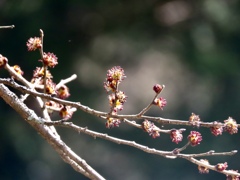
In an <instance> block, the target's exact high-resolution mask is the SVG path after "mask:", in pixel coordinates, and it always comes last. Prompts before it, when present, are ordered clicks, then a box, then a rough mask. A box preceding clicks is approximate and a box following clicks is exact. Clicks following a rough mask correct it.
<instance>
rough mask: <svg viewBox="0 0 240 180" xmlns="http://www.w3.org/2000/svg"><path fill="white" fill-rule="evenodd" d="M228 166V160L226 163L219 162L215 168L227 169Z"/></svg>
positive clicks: (219, 169)
mask: <svg viewBox="0 0 240 180" xmlns="http://www.w3.org/2000/svg"><path fill="white" fill-rule="evenodd" d="M227 167H228V164H227V162H225V163H218V164H217V165H216V166H215V168H216V169H217V170H218V171H224V170H225V169H227Z"/></svg>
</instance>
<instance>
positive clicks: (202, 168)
mask: <svg viewBox="0 0 240 180" xmlns="http://www.w3.org/2000/svg"><path fill="white" fill-rule="evenodd" d="M200 161H201V162H202V163H204V164H207V165H209V162H208V160H207V159H200ZM198 170H199V173H201V174H206V173H209V169H208V168H207V167H205V166H198Z"/></svg>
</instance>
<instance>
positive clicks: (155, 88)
mask: <svg viewBox="0 0 240 180" xmlns="http://www.w3.org/2000/svg"><path fill="white" fill-rule="evenodd" d="M164 87H165V86H164V85H160V84H155V85H154V86H153V90H154V91H155V93H157V94H159V93H160V92H161V91H162V90H163V89H164Z"/></svg>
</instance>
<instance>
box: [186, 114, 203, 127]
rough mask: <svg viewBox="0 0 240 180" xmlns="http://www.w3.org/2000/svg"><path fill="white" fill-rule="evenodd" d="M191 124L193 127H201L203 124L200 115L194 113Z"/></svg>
mask: <svg viewBox="0 0 240 180" xmlns="http://www.w3.org/2000/svg"><path fill="white" fill-rule="evenodd" d="M189 123H190V124H191V125H193V126H196V127H199V126H200V123H201V121H200V117H199V115H196V114H194V113H192V115H191V116H190V117H189Z"/></svg>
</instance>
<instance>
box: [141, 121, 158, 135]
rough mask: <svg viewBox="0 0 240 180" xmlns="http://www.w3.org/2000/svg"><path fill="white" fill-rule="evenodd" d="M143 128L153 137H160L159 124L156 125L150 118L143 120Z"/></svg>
mask: <svg viewBox="0 0 240 180" xmlns="http://www.w3.org/2000/svg"><path fill="white" fill-rule="evenodd" d="M142 128H143V130H144V131H146V132H147V133H148V134H149V135H150V136H152V137H153V138H156V137H159V136H160V133H159V130H160V129H159V128H158V127H157V126H155V125H154V123H152V122H151V121H148V120H146V119H145V120H144V121H143V122H142Z"/></svg>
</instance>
